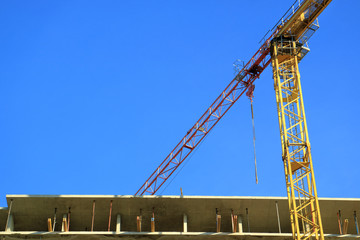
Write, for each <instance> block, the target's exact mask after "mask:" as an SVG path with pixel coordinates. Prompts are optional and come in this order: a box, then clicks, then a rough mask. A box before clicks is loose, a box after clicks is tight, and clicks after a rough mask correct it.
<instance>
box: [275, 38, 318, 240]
mask: <svg viewBox="0 0 360 240" xmlns="http://www.w3.org/2000/svg"><path fill="white" fill-rule="evenodd" d="M300 52H301V48H300V47H298V46H297V43H296V42H295V41H293V39H292V38H291V37H290V38H283V37H281V38H279V39H274V40H273V41H272V43H271V54H272V56H271V57H272V66H273V77H274V88H275V92H276V102H277V110H278V117H279V126H280V136H281V146H282V159H283V163H284V170H285V179H286V187H287V195H288V200H289V210H290V219H291V225H292V233H293V238H294V239H309V238H311V237H312V236H313V237H316V239H324V236H323V230H322V224H321V217H320V209H319V202H318V198H317V193H316V185H315V178H314V171H313V166H312V160H311V151H310V142H309V136H308V131H307V125H306V118H305V111H304V103H303V98H302V92H301V84H300V74H299V68H298V57H299V56H300Z"/></svg>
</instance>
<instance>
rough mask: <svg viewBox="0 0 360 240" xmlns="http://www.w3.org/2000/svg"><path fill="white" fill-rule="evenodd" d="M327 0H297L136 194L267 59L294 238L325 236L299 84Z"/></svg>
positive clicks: (184, 150) (204, 130)
mask: <svg viewBox="0 0 360 240" xmlns="http://www.w3.org/2000/svg"><path fill="white" fill-rule="evenodd" d="M330 2H331V0H296V1H295V3H294V4H293V5H292V6H291V7H290V8H289V9H288V11H287V12H286V13H285V14H284V15H283V17H282V18H281V19H280V20H279V21H278V22H277V24H275V26H274V27H273V28H272V29H271V30H269V32H268V33H267V34H265V36H264V38H263V40H262V44H261V46H260V48H259V49H258V50H257V52H256V53H255V54H254V55H253V57H252V58H251V59H250V60H249V61H248V62H247V64H246V65H245V66H244V67H243V68H242V69H241V70H240V71H239V73H238V74H237V75H236V76H235V78H234V79H233V80H232V81H231V82H230V84H229V85H228V86H227V87H226V88H225V90H223V91H222V92H221V94H220V95H219V96H218V98H216V100H215V101H214V102H213V104H211V106H210V107H209V108H208V109H207V110H206V111H205V113H204V114H203V115H202V116H201V117H200V119H199V120H198V121H197V122H196V123H195V125H194V126H192V127H191V128H190V129H189V131H187V133H186V135H185V136H184V137H183V138H182V139H181V141H180V142H179V143H178V144H177V145H176V146H175V148H174V149H173V150H172V151H171V152H170V154H169V155H168V156H167V157H166V158H165V160H164V161H163V162H162V163H161V164H160V165H159V166H158V167H157V168H156V170H155V171H154V172H153V173H152V174H151V176H150V177H149V178H148V179H147V180H146V182H145V183H144V184H143V185H142V186H141V188H140V189H139V190H138V191H137V192H136V193H135V195H143V194H151V195H153V194H155V193H156V192H157V191H158V190H159V189H160V188H161V186H162V185H163V184H164V183H165V182H166V180H167V179H169V177H170V176H171V175H172V174H173V173H174V172H175V171H176V169H178V167H179V166H180V165H181V164H182V163H183V162H184V161H185V159H186V158H187V157H188V156H189V154H190V153H191V152H192V151H193V150H194V149H195V148H196V147H197V146H198V145H199V143H200V142H201V141H202V140H203V139H204V138H205V136H206V135H207V134H208V133H209V132H210V131H211V129H212V128H213V127H214V126H215V125H216V124H217V123H218V122H219V121H220V119H221V118H222V117H223V116H224V115H225V113H226V112H227V111H228V110H229V109H230V108H231V107H232V106H233V105H234V103H235V102H236V101H237V100H238V99H239V98H240V97H241V96H242V95H243V94H244V93H246V92H249V91H252V90H253V89H254V87H253V83H254V81H255V80H256V79H258V78H259V77H260V75H261V73H262V72H263V71H264V69H265V68H266V67H267V66H268V65H269V64H270V63H271V64H272V71H273V79H274V89H275V95H276V103H277V113H278V120H279V128H280V138H281V147H282V161H283V164H284V171H285V181H286V189H287V197H288V204H289V211H290V221H291V227H292V235H293V239H298V240H300V239H310V238H312V237H315V239H324V234H323V227H322V222H321V215H320V208H319V201H318V197H317V190H316V184H315V177H314V170H313V164H312V157H311V148H310V142H309V136H308V131H307V124H306V117H305V110H304V104H303V97H302V90H301V84H300V73H299V67H298V64H299V62H300V61H301V60H302V59H303V57H304V56H305V55H306V54H307V53H308V52H309V48H308V40H309V38H310V37H311V36H312V35H313V33H314V32H315V31H316V30H317V29H318V28H319V25H318V20H317V17H318V16H319V15H320V14H321V12H322V11H323V10H324V9H325V8H326V7H327V6H328V5H329V3H330Z"/></svg>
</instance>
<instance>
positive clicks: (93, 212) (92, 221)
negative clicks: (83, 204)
mask: <svg viewBox="0 0 360 240" xmlns="http://www.w3.org/2000/svg"><path fill="white" fill-rule="evenodd" d="M94 219H95V200H94V202H93V208H92V217H91V231H94Z"/></svg>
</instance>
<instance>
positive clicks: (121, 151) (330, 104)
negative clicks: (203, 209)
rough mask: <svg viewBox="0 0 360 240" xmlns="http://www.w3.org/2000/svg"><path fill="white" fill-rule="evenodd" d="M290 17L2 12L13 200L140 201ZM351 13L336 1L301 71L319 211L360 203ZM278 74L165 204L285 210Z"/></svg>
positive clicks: (126, 7) (101, 5) (128, 5)
mask: <svg viewBox="0 0 360 240" xmlns="http://www.w3.org/2000/svg"><path fill="white" fill-rule="evenodd" d="M291 4H292V1H289V0H279V1H277V5H274V4H273V3H271V1H265V0H262V1H196V2H194V1H2V4H1V5H2V6H1V8H0V24H1V29H2V31H1V35H2V36H1V43H2V44H1V45H2V51H1V58H0V64H1V70H0V79H1V80H0V144H1V148H0V159H1V162H2V179H3V184H2V187H1V189H0V205H1V206H5V195H6V194H119V195H123V194H134V193H135V192H136V191H137V190H138V188H139V187H140V186H141V185H142V184H143V182H144V181H145V180H146V179H147V177H148V176H149V175H150V174H151V173H152V172H153V170H154V169H155V168H156V167H157V165H158V164H159V163H160V162H161V161H162V160H163V159H164V158H165V157H166V156H167V154H168V153H169V152H170V151H171V150H172V148H173V147H174V146H175V145H176V144H177V143H178V141H180V139H181V138H182V137H183V136H184V135H185V133H186V131H187V130H188V129H189V128H190V127H191V126H192V125H193V124H194V123H195V122H196V120H197V119H198V118H199V117H200V116H201V115H202V113H203V112H204V111H205V110H206V109H207V108H208V107H209V106H210V104H211V103H212V102H213V101H214V100H215V98H216V97H217V96H218V95H219V94H220V93H221V91H222V90H223V89H224V88H225V87H226V85H227V84H228V83H229V82H230V81H231V79H232V78H233V69H232V63H233V62H234V61H235V60H236V59H242V60H244V61H247V60H248V59H249V58H250V57H251V56H252V55H253V54H254V53H255V52H256V50H257V49H258V48H259V44H258V42H259V40H260V39H261V38H262V37H263V35H264V34H265V33H266V32H267V31H268V29H270V28H271V27H272V26H273V25H274V24H275V23H276V22H277V20H278V19H279V18H280V17H281V16H282V15H283V13H284V12H285V11H286V10H287V8H288V7H289V6H290V5H291ZM359 7H360V2H359V1H356V0H352V1H350V0H348V1H333V2H332V3H331V4H330V6H329V7H328V8H327V9H326V10H325V11H324V12H323V13H322V15H321V16H320V18H319V23H320V29H319V30H318V31H317V32H316V33H315V35H314V36H313V37H312V39H311V41H310V48H311V52H310V53H309V54H308V55H307V56H306V57H305V58H304V60H303V61H302V62H301V64H300V72H301V77H302V84H303V93H304V102H305V110H306V115H307V120H308V128H309V136H310V141H311V145H312V154H313V161H314V168H315V175H316V181H317V187H318V194H319V196H320V197H360V190H359V169H360V163H359V160H360V159H359V156H358V155H357V149H358V147H359V145H360V141H359V138H358V137H357V135H358V134H359V133H360V129H359V123H358V117H359V103H360V100H359V98H358V96H359V90H360V83H359V77H358V73H357V69H358V66H357V55H358V54H357V39H359V38H360V34H359V31H358V25H357V22H358V19H357V10H358V9H359ZM272 81H273V80H272V74H271V68H270V67H268V69H267V70H266V71H264V73H263V74H262V76H261V78H260V79H258V80H257V81H256V90H255V99H254V111H255V125H256V137H257V140H256V144H257V146H256V147H257V158H258V175H259V184H255V178H254V162H253V149H252V126H251V115H250V103H249V100H248V99H247V98H246V97H242V98H241V99H240V100H239V101H238V102H237V103H236V105H235V106H234V107H233V108H232V109H231V110H230V111H229V112H228V113H227V114H226V115H225V117H224V118H223V119H222V120H221V121H220V122H219V124H218V125H217V126H216V127H215V128H214V129H213V131H212V132H211V133H210V134H209V136H208V137H207V138H206V140H205V142H204V143H203V144H201V146H200V148H199V149H198V150H197V151H196V152H195V154H193V155H192V157H191V159H190V160H188V161H187V162H186V165H185V167H184V168H183V169H182V170H181V172H180V173H179V174H178V175H177V177H176V178H175V179H174V180H173V181H172V183H171V184H170V185H169V186H168V187H167V188H166V189H165V188H163V189H162V190H160V191H159V192H158V193H159V194H165V195H178V194H180V187H182V188H183V192H184V194H185V195H219V196H221V195H224V196H286V189H285V180H284V171H283V166H282V161H281V147H280V137H279V129H278V122H277V117H276V105H275V94H274V90H273V82H272Z"/></svg>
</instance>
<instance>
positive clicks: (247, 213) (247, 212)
mask: <svg viewBox="0 0 360 240" xmlns="http://www.w3.org/2000/svg"><path fill="white" fill-rule="evenodd" d="M246 220H247V227H248V232H250V221H249V210H248V209H247V208H246Z"/></svg>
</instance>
